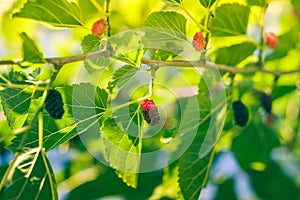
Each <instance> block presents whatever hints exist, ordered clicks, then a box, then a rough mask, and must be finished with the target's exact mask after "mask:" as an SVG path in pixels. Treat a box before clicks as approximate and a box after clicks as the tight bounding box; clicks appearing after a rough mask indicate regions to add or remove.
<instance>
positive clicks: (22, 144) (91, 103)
mask: <svg viewBox="0 0 300 200" xmlns="http://www.w3.org/2000/svg"><path fill="white" fill-rule="evenodd" d="M56 89H57V90H58V91H59V92H60V93H61V95H62V98H63V102H64V110H65V113H64V115H63V117H62V119H58V120H55V119H53V118H51V117H50V116H49V114H48V113H47V112H46V111H44V113H43V115H44V124H45V126H44V147H45V149H46V151H49V150H51V149H53V148H55V147H57V146H58V145H60V144H62V143H64V142H66V141H68V140H70V139H71V138H73V137H74V136H76V135H79V134H81V133H88V132H90V131H94V130H97V129H98V130H99V128H100V125H99V123H100V122H101V119H102V117H103V114H104V112H105V110H106V102H107V98H108V94H107V93H106V91H105V90H103V89H100V88H98V87H96V86H93V85H91V84H89V83H82V84H80V85H73V87H71V86H67V87H63V88H56ZM39 103H40V99H36V100H34V101H33V103H32V105H31V106H30V110H29V116H28V118H27V122H28V123H29V122H31V120H32V118H33V116H34V114H35V112H36V111H37V108H38V105H39ZM37 146H38V122H37V121H35V122H34V124H33V128H32V129H31V130H30V131H27V132H25V133H22V134H20V135H17V136H16V138H15V139H14V140H13V141H12V144H11V145H10V146H8V148H9V150H11V151H12V152H17V151H20V150H22V149H25V148H26V147H29V148H34V147H37Z"/></svg>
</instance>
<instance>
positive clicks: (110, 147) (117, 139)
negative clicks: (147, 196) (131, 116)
mask: <svg viewBox="0 0 300 200" xmlns="http://www.w3.org/2000/svg"><path fill="white" fill-rule="evenodd" d="M101 134H102V135H103V136H102V138H103V143H104V146H105V149H106V151H105V157H106V159H107V161H108V162H109V164H110V165H111V166H112V167H113V168H114V169H116V171H117V174H118V176H119V177H120V178H122V180H123V181H124V182H125V183H126V184H127V185H128V186H131V187H133V188H136V187H137V178H138V170H139V165H140V156H141V152H140V149H139V148H138V146H136V145H135V144H134V143H133V142H132V140H131V139H129V137H128V134H127V133H126V132H124V131H123V130H121V129H120V127H119V126H118V124H117V123H116V121H115V119H114V118H110V119H108V120H106V121H105V123H104V125H103V127H102V128H101ZM137 140H138V139H137ZM139 142H141V141H139Z"/></svg>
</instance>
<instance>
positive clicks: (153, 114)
mask: <svg viewBox="0 0 300 200" xmlns="http://www.w3.org/2000/svg"><path fill="white" fill-rule="evenodd" d="M141 107H142V112H143V116H144V119H145V121H146V122H148V124H150V125H151V126H155V125H156V124H158V123H159V120H160V117H159V113H158V110H157V107H156V105H155V104H154V102H153V101H152V100H149V99H146V100H144V101H142V102H141Z"/></svg>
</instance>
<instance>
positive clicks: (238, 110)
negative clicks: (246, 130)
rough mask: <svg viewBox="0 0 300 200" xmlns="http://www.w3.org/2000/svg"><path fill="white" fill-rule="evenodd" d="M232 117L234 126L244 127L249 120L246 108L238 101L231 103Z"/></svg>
mask: <svg viewBox="0 0 300 200" xmlns="http://www.w3.org/2000/svg"><path fill="white" fill-rule="evenodd" d="M232 109H233V116H234V121H235V124H236V125H239V126H242V127H243V126H245V125H246V124H247V121H248V119H249V111H248V108H247V107H246V106H245V104H243V102H241V101H240V100H238V101H234V102H233V103H232Z"/></svg>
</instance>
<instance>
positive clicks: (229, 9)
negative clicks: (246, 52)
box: [210, 4, 250, 37]
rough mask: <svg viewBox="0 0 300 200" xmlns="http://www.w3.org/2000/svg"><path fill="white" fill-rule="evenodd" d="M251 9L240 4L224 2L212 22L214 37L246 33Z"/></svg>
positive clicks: (211, 27)
mask: <svg viewBox="0 0 300 200" xmlns="http://www.w3.org/2000/svg"><path fill="white" fill-rule="evenodd" d="M249 13H250V9H249V8H248V7H245V6H242V5H240V4H223V5H222V6H220V7H218V8H217V10H216V14H215V18H214V20H213V21H212V23H211V26H210V31H211V36H212V37H224V36H236V35H246V33H247V25H248V18H249Z"/></svg>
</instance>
